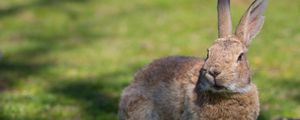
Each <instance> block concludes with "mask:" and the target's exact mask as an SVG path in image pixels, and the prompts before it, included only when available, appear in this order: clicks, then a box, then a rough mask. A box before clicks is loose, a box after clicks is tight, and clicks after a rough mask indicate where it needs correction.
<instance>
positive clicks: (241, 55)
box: [237, 53, 244, 61]
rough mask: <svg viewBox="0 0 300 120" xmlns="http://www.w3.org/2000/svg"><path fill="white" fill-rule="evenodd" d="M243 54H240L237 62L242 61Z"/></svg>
mask: <svg viewBox="0 0 300 120" xmlns="http://www.w3.org/2000/svg"><path fill="white" fill-rule="evenodd" d="M243 56H244V53H241V54H240V55H239V57H238V59H237V61H241V60H242V59H243Z"/></svg>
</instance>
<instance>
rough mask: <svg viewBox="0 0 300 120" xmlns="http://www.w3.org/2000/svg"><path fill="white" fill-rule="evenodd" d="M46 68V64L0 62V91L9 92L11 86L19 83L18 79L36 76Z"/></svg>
mask: <svg viewBox="0 0 300 120" xmlns="http://www.w3.org/2000/svg"><path fill="white" fill-rule="evenodd" d="M48 66H49V65H48V64H37V63H22V62H10V61H0V91H4V90H9V89H10V87H11V86H15V85H16V84H18V82H20V81H19V79H21V78H22V79H24V78H26V77H27V76H29V75H32V74H38V73H40V72H42V70H43V69H46V68H47V67H48Z"/></svg>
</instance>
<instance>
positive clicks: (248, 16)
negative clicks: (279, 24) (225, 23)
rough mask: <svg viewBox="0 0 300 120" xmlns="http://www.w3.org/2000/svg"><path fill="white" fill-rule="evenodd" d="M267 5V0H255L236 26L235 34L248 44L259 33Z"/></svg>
mask: <svg viewBox="0 0 300 120" xmlns="http://www.w3.org/2000/svg"><path fill="white" fill-rule="evenodd" d="M266 6H267V0H255V1H254V2H253V3H252V4H251V6H250V7H249V8H248V10H247V11H246V13H245V14H244V15H243V17H242V18H241V20H240V23H239V25H238V26H237V28H236V32H235V35H236V36H237V37H239V38H240V39H241V40H242V41H243V43H244V44H245V45H246V46H249V44H250V42H251V40H252V39H253V38H254V37H255V36H256V35H257V34H258V33H259V31H260V29H261V28H262V26H263V24H264V16H262V14H263V12H264V11H265V9H266Z"/></svg>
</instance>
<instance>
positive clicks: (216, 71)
mask: <svg viewBox="0 0 300 120" xmlns="http://www.w3.org/2000/svg"><path fill="white" fill-rule="evenodd" d="M208 73H209V74H210V75H211V76H213V77H214V78H216V77H217V76H218V75H219V74H220V73H221V72H220V71H218V70H210V71H208Z"/></svg>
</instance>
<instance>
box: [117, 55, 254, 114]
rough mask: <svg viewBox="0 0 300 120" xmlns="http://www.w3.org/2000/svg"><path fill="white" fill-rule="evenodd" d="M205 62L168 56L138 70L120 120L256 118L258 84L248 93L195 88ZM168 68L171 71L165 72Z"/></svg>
mask: <svg viewBox="0 0 300 120" xmlns="http://www.w3.org/2000/svg"><path fill="white" fill-rule="evenodd" d="M203 63H204V61H203V60H201V59H199V58H195V57H176V56H174V57H166V58H162V59H159V60H155V61H154V62H153V63H151V64H150V65H148V66H147V67H145V68H144V69H142V70H141V71H139V72H138V73H137V74H136V76H135V80H134V81H133V83H132V84H131V85H130V86H128V87H127V88H126V89H125V90H124V93H123V95H122V99H121V102H120V109H119V118H120V119H121V120H123V119H124V120H125V119H126V120H142V119H148V120H179V119H182V120H192V119H195V120H196V119H200V118H201V119H203V118H207V119H209V120H211V119H220V118H223V119H227V118H228V119H243V120H246V119H249V120H251V119H255V118H256V117H257V115H258V111H259V105H258V97H257V91H256V88H255V85H252V87H253V89H252V91H251V92H249V93H246V94H225V95H224V94H212V93H210V92H200V91H198V92H197V89H195V86H196V83H197V80H198V76H199V71H200V69H201V66H202V65H203ZM163 68H169V69H163Z"/></svg>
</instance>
